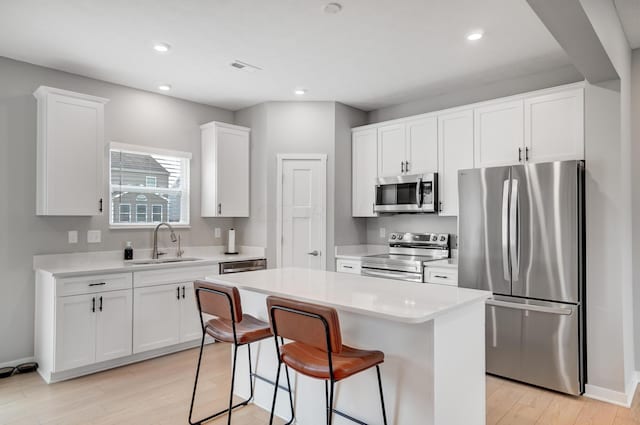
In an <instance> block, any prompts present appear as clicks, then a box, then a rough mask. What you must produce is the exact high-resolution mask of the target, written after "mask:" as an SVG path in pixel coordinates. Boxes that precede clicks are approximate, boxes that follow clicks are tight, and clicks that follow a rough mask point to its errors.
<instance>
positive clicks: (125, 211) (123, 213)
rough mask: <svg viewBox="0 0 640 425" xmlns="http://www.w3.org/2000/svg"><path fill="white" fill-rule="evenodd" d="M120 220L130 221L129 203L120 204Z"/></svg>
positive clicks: (122, 221)
mask: <svg viewBox="0 0 640 425" xmlns="http://www.w3.org/2000/svg"><path fill="white" fill-rule="evenodd" d="M119 213H120V217H119V219H120V222H121V223H129V222H130V221H131V205H130V204H120V211H119Z"/></svg>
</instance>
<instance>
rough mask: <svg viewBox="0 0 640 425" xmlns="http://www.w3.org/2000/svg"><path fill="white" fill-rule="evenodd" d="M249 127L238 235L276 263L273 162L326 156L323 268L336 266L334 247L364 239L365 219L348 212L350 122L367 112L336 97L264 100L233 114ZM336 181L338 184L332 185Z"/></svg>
mask: <svg viewBox="0 0 640 425" xmlns="http://www.w3.org/2000/svg"><path fill="white" fill-rule="evenodd" d="M235 120H236V123H237V124H239V125H246V126H249V127H251V129H252V139H251V173H252V175H251V184H252V186H251V187H252V189H251V216H250V217H249V218H242V219H236V221H235V225H236V227H237V229H238V237H239V240H240V241H241V242H242V243H244V244H248V245H260V246H266V247H267V259H268V261H269V265H270V266H271V267H275V265H276V239H277V238H276V216H277V205H276V193H277V179H276V177H277V176H276V174H277V161H276V157H277V155H278V154H282V153H321V154H326V155H327V241H326V247H325V253H326V255H327V269H329V270H334V269H335V257H334V246H335V245H349V244H358V243H364V241H365V234H366V228H365V226H366V223H365V221H364V220H362V219H353V218H352V217H351V127H356V126H358V125H362V124H365V123H366V113H365V112H363V111H360V110H358V109H355V108H351V107H349V106H346V105H342V104H339V103H335V102H267V103H263V104H260V105H256V106H252V107H250V108H246V109H242V110H240V111H237V112H236V113H235ZM336 182H338V184H336Z"/></svg>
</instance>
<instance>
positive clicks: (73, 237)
mask: <svg viewBox="0 0 640 425" xmlns="http://www.w3.org/2000/svg"><path fill="white" fill-rule="evenodd" d="M69 243H78V231H77V230H70V231H69Z"/></svg>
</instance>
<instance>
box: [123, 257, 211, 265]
mask: <svg viewBox="0 0 640 425" xmlns="http://www.w3.org/2000/svg"><path fill="white" fill-rule="evenodd" d="M200 260H202V258H195V257H182V258H178V257H171V258H158V259H153V258H145V259H141V260H129V261H125V262H124V264H125V265H127V266H142V265H148V264H165V263H184V262H186V261H200Z"/></svg>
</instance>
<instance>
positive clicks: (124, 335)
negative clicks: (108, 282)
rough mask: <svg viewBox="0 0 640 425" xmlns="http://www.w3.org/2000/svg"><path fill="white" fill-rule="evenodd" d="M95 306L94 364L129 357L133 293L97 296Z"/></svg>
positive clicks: (111, 293) (115, 292)
mask: <svg viewBox="0 0 640 425" xmlns="http://www.w3.org/2000/svg"><path fill="white" fill-rule="evenodd" d="M96 305H97V306H96V312H97V316H96V317H97V323H96V362H103V361H106V360H112V359H117V358H120V357H124V356H128V355H130V354H131V335H132V325H131V324H132V319H133V309H132V307H133V292H132V291H131V290H130V289H127V290H123V291H113V292H105V293H102V294H97V297H96Z"/></svg>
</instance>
